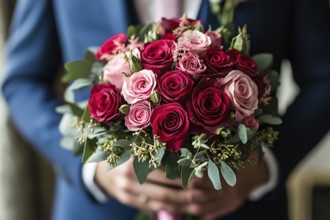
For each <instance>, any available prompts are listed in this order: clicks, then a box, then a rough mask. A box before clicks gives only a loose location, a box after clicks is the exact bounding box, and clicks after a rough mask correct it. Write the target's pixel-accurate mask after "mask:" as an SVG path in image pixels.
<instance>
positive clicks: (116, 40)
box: [95, 33, 127, 60]
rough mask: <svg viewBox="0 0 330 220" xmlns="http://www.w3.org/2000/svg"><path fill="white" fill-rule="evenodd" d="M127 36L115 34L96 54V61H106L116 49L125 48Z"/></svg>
mask: <svg viewBox="0 0 330 220" xmlns="http://www.w3.org/2000/svg"><path fill="white" fill-rule="evenodd" d="M126 41H127V36H126V35H125V34H122V33H120V34H116V35H114V36H112V37H110V38H109V39H108V40H107V41H106V42H105V43H104V44H103V45H102V46H101V47H100V49H99V50H98V51H97V52H96V55H95V57H96V59H97V60H108V57H109V56H110V55H112V54H114V53H115V52H116V51H117V50H118V49H120V48H122V47H123V46H125V43H126Z"/></svg>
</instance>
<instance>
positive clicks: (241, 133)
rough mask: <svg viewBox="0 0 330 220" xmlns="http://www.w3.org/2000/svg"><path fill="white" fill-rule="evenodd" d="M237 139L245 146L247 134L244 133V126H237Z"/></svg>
mask: <svg viewBox="0 0 330 220" xmlns="http://www.w3.org/2000/svg"><path fill="white" fill-rule="evenodd" d="M237 132H238V137H239V139H240V140H241V141H242V143H243V144H246V142H247V133H246V127H245V125H244V124H240V125H239V126H238V130H237Z"/></svg>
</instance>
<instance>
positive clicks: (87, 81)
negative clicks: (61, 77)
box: [69, 79, 93, 90]
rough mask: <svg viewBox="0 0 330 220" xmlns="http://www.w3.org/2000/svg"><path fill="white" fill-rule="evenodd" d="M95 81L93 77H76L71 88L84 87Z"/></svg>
mask: <svg viewBox="0 0 330 220" xmlns="http://www.w3.org/2000/svg"><path fill="white" fill-rule="evenodd" d="M92 83H93V81H92V80H91V79H76V80H75V81H74V82H73V83H72V84H71V85H70V86H69V89H70V90H77V89H81V88H84V87H88V86H91V85H92Z"/></svg>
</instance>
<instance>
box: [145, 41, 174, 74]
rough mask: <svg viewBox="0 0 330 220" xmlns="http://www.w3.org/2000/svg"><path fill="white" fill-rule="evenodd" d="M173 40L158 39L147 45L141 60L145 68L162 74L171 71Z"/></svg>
mask: <svg viewBox="0 0 330 220" xmlns="http://www.w3.org/2000/svg"><path fill="white" fill-rule="evenodd" d="M172 47H173V41H170V40H157V41H154V42H151V43H147V44H146V45H145V48H144V50H143V51H142V53H141V61H142V64H143V66H144V68H146V69H149V70H152V71H153V72H154V73H156V74H158V75H161V74H163V73H165V72H167V71H169V70H170V69H171V67H172V64H173V55H172Z"/></svg>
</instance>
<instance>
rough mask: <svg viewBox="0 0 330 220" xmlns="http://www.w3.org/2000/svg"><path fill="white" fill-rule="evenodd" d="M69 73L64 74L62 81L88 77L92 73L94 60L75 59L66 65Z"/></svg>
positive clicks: (66, 81)
mask: <svg viewBox="0 0 330 220" xmlns="http://www.w3.org/2000/svg"><path fill="white" fill-rule="evenodd" d="M64 67H65V69H66V70H67V74H66V75H64V76H63V78H62V81H63V82H65V83H68V82H70V81H73V80H75V79H80V78H87V77H88V76H89V75H90V74H91V67H92V62H90V61H87V60H75V61H71V62H68V63H66V64H65V65H64Z"/></svg>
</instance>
